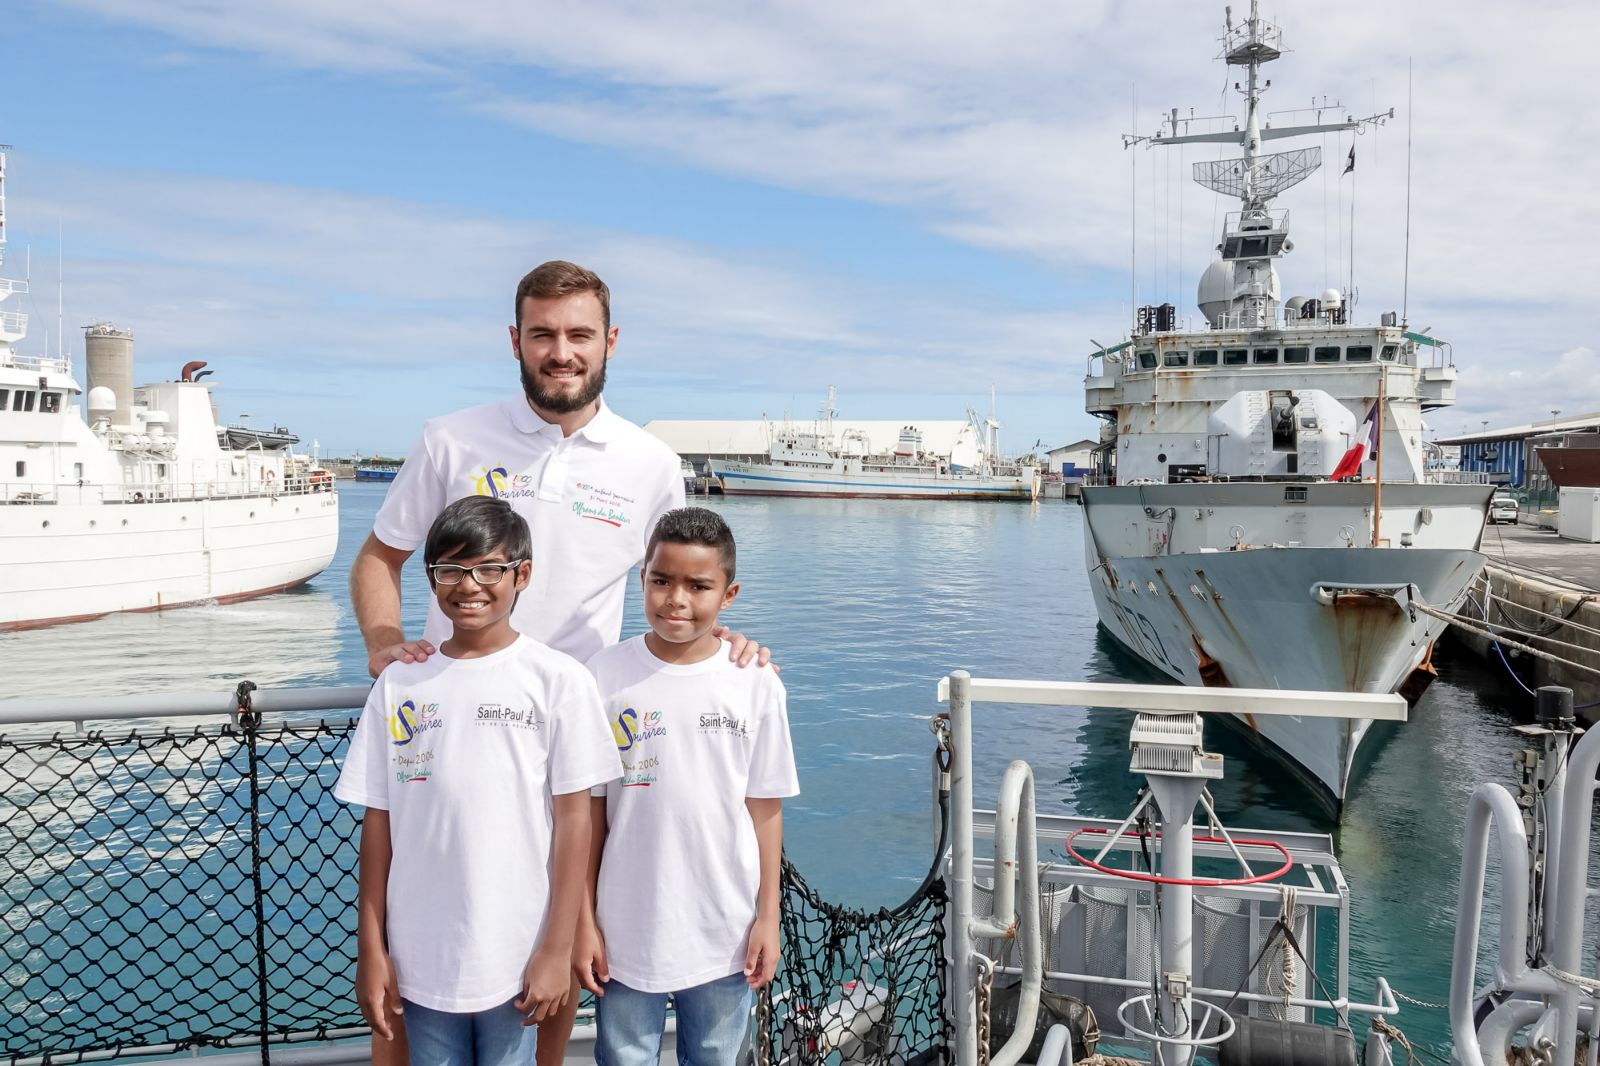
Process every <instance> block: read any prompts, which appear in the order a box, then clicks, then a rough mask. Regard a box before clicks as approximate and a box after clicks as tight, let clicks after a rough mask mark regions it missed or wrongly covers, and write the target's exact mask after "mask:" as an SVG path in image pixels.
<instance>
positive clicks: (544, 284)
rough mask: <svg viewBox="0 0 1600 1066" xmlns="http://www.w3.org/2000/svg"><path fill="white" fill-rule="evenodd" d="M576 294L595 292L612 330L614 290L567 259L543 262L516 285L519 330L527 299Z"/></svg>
mask: <svg viewBox="0 0 1600 1066" xmlns="http://www.w3.org/2000/svg"><path fill="white" fill-rule="evenodd" d="M575 292H592V293H594V296H595V299H597V300H599V301H600V318H601V320H602V321H603V322H604V323H605V328H606V330H607V331H609V330H610V329H611V290H610V289H608V288H606V283H605V282H603V281H601V280H600V276H599V275H598V274H596V273H595V272H594V271H592V270H586V269H584V268H583V267H581V266H579V265H578V264H577V263H569V262H567V261H566V260H565V259H552V260H550V261H549V262H548V263H540V264H539V265H538V266H536V267H534V268H533V269H532V270H530V271H528V273H527V275H526V276H525V277H524V278H523V279H522V280H521V281H520V282H518V283H517V304H516V308H515V310H514V311H513V314H514V315H515V316H516V317H515V321H516V323H517V328H518V329H521V328H522V301H523V300H524V299H526V298H527V297H530V296H531V297H533V298H534V299H535V300H549V299H553V298H556V297H560V296H570V295H572V294H573V293H575Z"/></svg>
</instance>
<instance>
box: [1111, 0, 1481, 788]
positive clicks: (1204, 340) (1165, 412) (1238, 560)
mask: <svg viewBox="0 0 1600 1066" xmlns="http://www.w3.org/2000/svg"><path fill="white" fill-rule="evenodd" d="M1223 42H1224V43H1223V55H1222V58H1223V59H1224V60H1225V62H1226V63H1227V64H1228V66H1229V67H1230V68H1242V69H1243V70H1244V72H1245V73H1246V77H1245V78H1244V79H1241V81H1240V83H1239V84H1238V85H1237V86H1236V87H1237V88H1238V90H1239V92H1240V93H1241V94H1242V96H1243V97H1244V100H1245V104H1246V108H1247V114H1246V119H1245V121H1244V122H1243V123H1242V124H1240V125H1238V126H1237V127H1236V128H1235V129H1232V130H1226V131H1220V132H1190V131H1189V120H1184V119H1180V118H1179V117H1178V115H1177V112H1176V111H1173V112H1172V113H1171V114H1170V115H1169V117H1168V118H1167V120H1166V121H1165V122H1164V123H1163V127H1162V130H1161V132H1160V133H1158V134H1156V135H1154V136H1150V137H1137V136H1130V137H1128V138H1126V143H1127V144H1128V145H1129V146H1133V145H1146V146H1150V147H1159V148H1164V147H1168V146H1173V145H1180V144H1194V143H1212V144H1237V145H1239V146H1240V147H1241V148H1242V149H1243V155H1242V157H1241V158H1236V159H1225V160H1216V161H1204V162H1199V163H1196V164H1194V174H1193V177H1194V180H1195V181H1196V182H1197V183H1199V184H1200V185H1202V186H1205V187H1206V188H1208V189H1211V190H1213V191H1214V192H1216V193H1218V194H1219V195H1223V196H1230V197H1234V198H1236V199H1238V200H1239V203H1240V207H1239V210H1237V211H1233V212H1230V213H1228V214H1227V216H1226V218H1225V221H1224V225H1223V232H1222V235H1221V239H1220V241H1219V243H1218V245H1217V252H1218V258H1217V260H1216V261H1215V262H1213V263H1212V264H1211V265H1210V266H1209V267H1208V268H1207V269H1206V271H1205V273H1204V275H1203V276H1202V277H1201V279H1200V284H1199V292H1198V303H1199V310H1200V312H1201V314H1202V316H1203V319H1204V321H1203V322H1201V323H1196V324H1193V325H1191V324H1190V323H1187V322H1185V323H1180V322H1179V321H1178V316H1177V313H1176V310H1175V309H1174V308H1173V306H1172V305H1170V304H1164V305H1161V306H1159V307H1146V308H1141V309H1140V310H1139V312H1138V318H1137V324H1136V327H1135V329H1134V332H1133V334H1132V336H1131V337H1129V339H1127V340H1126V341H1124V342H1123V343H1120V344H1117V345H1115V346H1112V347H1106V348H1102V349H1101V350H1099V351H1096V352H1095V353H1094V354H1093V355H1091V356H1090V359H1089V373H1088V376H1087V378H1086V379H1085V383H1084V385H1085V405H1086V409H1087V410H1088V411H1089V412H1090V413H1092V414H1095V415H1097V416H1099V417H1101V418H1103V419H1105V423H1106V424H1105V425H1104V426H1103V427H1102V430H1101V446H1100V449H1099V450H1098V452H1097V474H1096V477H1095V478H1094V479H1092V480H1093V482H1094V483H1093V484H1090V485H1086V486H1085V487H1084V489H1083V504H1084V519H1085V531H1086V536H1085V543H1086V550H1087V555H1088V566H1089V570H1090V586H1091V588H1092V590H1093V592H1094V596H1095V601H1096V607H1097V610H1098V613H1099V616H1100V620H1101V622H1102V624H1103V625H1104V626H1105V627H1106V628H1107V630H1109V631H1110V633H1111V634H1112V635H1113V636H1114V637H1116V638H1117V639H1118V640H1119V641H1120V642H1122V643H1123V644H1125V645H1127V646H1128V647H1129V648H1130V649H1132V650H1133V651H1134V652H1135V653H1137V654H1138V655H1139V656H1140V657H1141V658H1143V659H1145V660H1146V661H1147V662H1149V663H1151V664H1152V665H1154V666H1155V667H1157V668H1158V669H1160V670H1162V671H1163V672H1164V673H1166V674H1168V675H1170V676H1172V677H1174V678H1177V679H1179V680H1182V681H1184V682H1186V683H1189V684H1198V685H1228V686H1235V687H1244V688H1291V689H1328V690H1346V691H1352V692H1392V691H1396V690H1400V691H1404V692H1405V693H1406V694H1408V695H1410V696H1412V697H1414V696H1415V695H1416V694H1419V693H1420V691H1421V690H1422V688H1423V687H1425V686H1426V683H1427V681H1428V680H1429V679H1430V678H1431V666H1430V664H1429V662H1428V659H1429V655H1430V652H1431V648H1432V645H1433V642H1434V640H1435V639H1436V638H1437V637H1438V636H1439V633H1440V631H1441V630H1442V628H1443V626H1444V623H1443V622H1441V621H1439V620H1437V619H1435V618H1432V617H1430V616H1428V615H1426V614H1423V613H1421V612H1417V611H1415V610H1413V609H1412V608H1411V606H1410V605H1411V604H1412V603H1414V602H1421V603H1426V604H1430V605H1435V606H1440V607H1449V606H1453V605H1454V604H1456V603H1457V602H1459V600H1460V599H1461V597H1462V596H1463V595H1464V594H1465V590H1466V588H1467V585H1468V583H1469V582H1470V581H1471V580H1472V578H1474V577H1475V576H1476V575H1477V573H1478V571H1479V570H1480V569H1481V567H1482V557H1481V556H1479V555H1478V553H1477V551H1476V549H1477V547H1478V544H1479V540H1480V538H1481V536H1482V532H1483V524H1484V518H1485V510H1486V507H1487V504H1488V499H1489V495H1490V491H1491V490H1490V487H1489V486H1488V485H1487V484H1462V483H1443V481H1442V479H1443V478H1445V477H1447V476H1449V477H1452V478H1453V479H1456V480H1467V479H1468V477H1469V476H1463V475H1458V474H1455V473H1454V472H1450V473H1448V474H1447V473H1445V472H1440V471H1436V470H1430V469H1429V468H1428V466H1427V464H1426V463H1425V461H1424V451H1425V449H1424V443H1423V439H1422V437H1423V428H1424V427H1423V423H1422V415H1423V412H1425V411H1428V410H1432V409H1435V408H1441V407H1447V406H1449V405H1451V404H1453V403H1454V402H1455V383H1456V369H1455V366H1454V365H1453V361H1452V356H1451V353H1450V348H1449V346H1448V345H1446V344H1444V343H1443V342H1441V341H1438V340H1436V339H1434V338H1432V337H1431V336H1429V335H1427V333H1426V332H1416V331H1413V330H1411V329H1410V328H1409V327H1408V325H1407V323H1405V322H1403V321H1401V320H1400V317H1399V316H1398V315H1396V314H1395V313H1393V312H1388V313H1385V314H1383V315H1382V316H1381V320H1380V323H1379V324H1378V325H1366V324H1360V323H1357V322H1356V321H1355V318H1354V314H1353V307H1352V298H1351V297H1352V294H1351V292H1349V291H1340V290H1337V289H1329V290H1325V291H1323V292H1322V293H1320V294H1319V295H1317V296H1315V297H1294V298H1290V299H1286V300H1285V299H1282V297H1281V283H1280V280H1279V277H1278V273H1277V271H1276V269H1275V267H1274V263H1275V262H1276V261H1278V260H1279V259H1281V258H1282V257H1283V256H1284V255H1286V254H1287V253H1288V252H1289V251H1290V250H1291V249H1292V247H1293V244H1292V242H1291V241H1290V238H1289V213H1288V211H1286V210H1277V209H1274V207H1273V206H1272V205H1273V201H1274V200H1275V199H1276V198H1277V197H1278V196H1279V195H1280V194H1282V193H1283V192H1285V191H1286V190H1288V189H1290V188H1291V187H1293V186H1294V185H1296V184H1298V183H1299V182H1300V181H1303V180H1304V179H1305V178H1306V177H1308V176H1310V175H1311V174H1312V173H1314V172H1315V171H1316V169H1317V168H1318V167H1319V166H1320V165H1321V163H1322V160H1321V149H1320V148H1319V147H1310V148H1299V149H1294V150H1292V151H1286V152H1276V153H1263V152H1262V151H1261V148H1262V145H1263V144H1264V143H1265V142H1267V141H1270V140H1279V139H1290V138H1295V137H1304V136H1321V135H1323V134H1326V133H1336V132H1340V131H1346V130H1359V129H1361V128H1363V127H1366V126H1370V125H1374V124H1377V123H1381V122H1382V121H1384V120H1386V119H1387V118H1389V117H1391V116H1392V112H1388V113H1384V114H1378V115H1372V116H1369V117H1367V118H1351V117H1344V118H1342V119H1340V120H1338V121H1326V122H1324V121H1322V120H1321V118H1320V116H1318V117H1317V118H1316V119H1315V120H1314V121H1313V122H1311V123H1310V124H1306V125H1289V126H1280V127H1276V128H1274V127H1272V126H1270V125H1269V124H1267V123H1266V122H1264V120H1263V117H1262V110H1261V98H1262V94H1263V93H1264V92H1265V90H1266V84H1265V83H1264V82H1263V80H1262V78H1261V75H1260V71H1261V67H1262V65H1263V64H1265V63H1268V62H1271V61H1273V60H1275V59H1277V58H1278V57H1279V56H1280V55H1281V54H1282V51H1283V44H1282V30H1281V29H1280V28H1279V27H1277V26H1276V25H1273V24H1272V23H1270V22H1268V21H1267V20H1265V19H1263V18H1261V17H1259V15H1258V13H1257V10H1256V6H1255V4H1254V3H1252V5H1251V11H1250V17H1249V19H1248V20H1247V21H1244V22H1242V23H1239V24H1237V25H1235V24H1233V22H1232V20H1231V17H1230V19H1229V23H1228V26H1227V31H1226V34H1225V36H1224V38H1223ZM1335 106H1336V105H1328V107H1329V108H1332V107H1335ZM1247 725H1248V726H1249V728H1250V730H1251V733H1252V735H1253V736H1254V737H1256V738H1257V739H1259V740H1262V741H1264V742H1267V743H1268V744H1270V745H1271V747H1273V748H1274V749H1275V750H1276V751H1277V752H1278V753H1279V754H1282V755H1285V756H1287V758H1288V761H1289V762H1290V764H1291V765H1292V766H1294V767H1295V768H1297V769H1298V770H1300V771H1301V772H1302V773H1303V774H1304V775H1305V776H1306V777H1307V778H1308V780H1309V781H1311V782H1312V783H1313V784H1314V785H1316V786H1317V787H1318V789H1319V790H1320V791H1321V792H1322V793H1323V794H1324V795H1325V796H1326V797H1329V798H1331V799H1332V801H1333V803H1334V805H1335V806H1337V805H1338V804H1339V803H1341V802H1342V801H1343V798H1344V795H1345V792H1346V789H1347V788H1348V786H1349V783H1350V778H1351V774H1352V772H1353V770H1354V769H1355V765H1356V761H1355V760H1356V751H1357V748H1358V746H1359V745H1360V742H1361V739H1362V737H1363V735H1364V733H1365V730H1366V727H1367V724H1366V723H1365V722H1359V721H1354V720H1344V719H1315V720H1307V721H1304V722H1302V721H1297V720H1294V719H1291V718H1284V719H1274V720H1270V721H1262V722H1248V723H1247Z"/></svg>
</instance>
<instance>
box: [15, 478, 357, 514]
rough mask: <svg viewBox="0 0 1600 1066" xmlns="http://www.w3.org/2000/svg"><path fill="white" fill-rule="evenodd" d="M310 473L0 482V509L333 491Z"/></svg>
mask: <svg viewBox="0 0 1600 1066" xmlns="http://www.w3.org/2000/svg"><path fill="white" fill-rule="evenodd" d="M317 473H318V474H321V475H324V476H312V475H311V474H298V475H286V476H284V477H281V478H280V477H266V478H253V479H248V480H238V481H235V480H227V481H206V482H199V481H170V482H169V481H130V482H125V483H114V484H102V483H95V482H87V481H86V482H82V483H79V482H69V483H66V484H52V483H50V482H43V481H40V482H26V481H23V482H0V505H3V504H16V505H29V506H50V505H52V504H130V505H131V504H141V503H175V502H194V501H199V500H218V499H230V500H232V499H276V498H277V497H280V496H311V495H316V494H318V493H323V492H333V491H334V484H333V475H332V474H328V473H327V472H326V471H318V472H317Z"/></svg>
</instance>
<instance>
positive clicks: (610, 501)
mask: <svg viewBox="0 0 1600 1066" xmlns="http://www.w3.org/2000/svg"><path fill="white" fill-rule="evenodd" d="M572 487H573V489H574V490H575V491H576V492H577V494H578V495H579V496H580V497H581V498H580V499H576V500H573V501H572V513H573V514H575V515H577V516H578V517H579V518H588V519H590V520H592V521H595V522H604V523H605V524H606V525H608V526H615V527H616V528H618V529H620V528H622V527H623V526H629V525H632V524H633V518H632V516H631V515H629V514H628V508H630V507H632V506H633V502H634V501H633V497H632V496H624V495H623V494H622V493H620V492H612V491H611V490H610V489H603V488H601V487H600V486H598V485H591V484H590V483H589V482H587V481H578V482H575V483H574V484H573V486H572Z"/></svg>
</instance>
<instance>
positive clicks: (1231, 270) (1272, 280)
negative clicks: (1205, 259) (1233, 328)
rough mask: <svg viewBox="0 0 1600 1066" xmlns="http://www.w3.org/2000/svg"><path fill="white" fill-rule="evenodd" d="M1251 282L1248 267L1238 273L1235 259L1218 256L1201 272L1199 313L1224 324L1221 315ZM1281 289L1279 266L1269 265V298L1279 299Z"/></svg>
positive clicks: (1213, 322)
mask: <svg viewBox="0 0 1600 1066" xmlns="http://www.w3.org/2000/svg"><path fill="white" fill-rule="evenodd" d="M1241 279H1242V280H1241ZM1249 284H1250V273H1249V271H1248V270H1246V271H1244V272H1243V273H1242V274H1237V275H1236V273H1235V265H1234V264H1233V263H1230V262H1228V261H1227V260H1226V259H1218V260H1217V261H1216V262H1214V263H1212V264H1211V265H1210V266H1208V267H1206V270H1205V273H1204V274H1201V275H1200V286H1199V288H1198V290H1197V291H1196V293H1195V296H1196V300H1195V302H1196V303H1198V304H1199V305H1200V313H1201V314H1203V315H1205V316H1206V321H1207V322H1209V323H1211V325H1213V326H1219V325H1221V324H1222V316H1223V315H1225V314H1227V313H1228V311H1230V310H1231V309H1232V308H1233V301H1234V299H1235V298H1236V297H1238V296H1240V295H1242V294H1243V292H1244V291H1248V286H1249ZM1282 292H1283V282H1282V281H1281V280H1280V279H1279V277H1278V271H1277V269H1276V268H1275V267H1268V268H1267V298H1268V299H1270V300H1272V301H1273V302H1274V303H1276V302H1277V300H1278V297H1279V295H1280V294H1281V293H1282Z"/></svg>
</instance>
